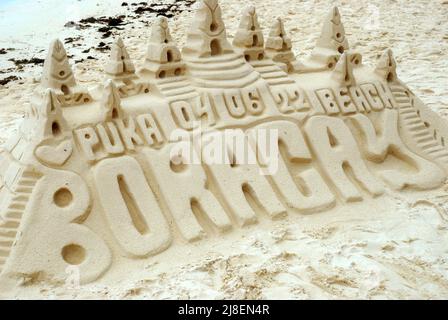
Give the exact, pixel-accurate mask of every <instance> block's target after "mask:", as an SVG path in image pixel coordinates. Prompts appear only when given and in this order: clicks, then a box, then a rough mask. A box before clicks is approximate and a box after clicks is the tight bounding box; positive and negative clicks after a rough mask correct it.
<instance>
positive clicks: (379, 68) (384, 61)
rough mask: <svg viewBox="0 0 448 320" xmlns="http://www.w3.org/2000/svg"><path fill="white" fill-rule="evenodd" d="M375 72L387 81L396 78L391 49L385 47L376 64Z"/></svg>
mask: <svg viewBox="0 0 448 320" xmlns="http://www.w3.org/2000/svg"><path fill="white" fill-rule="evenodd" d="M375 73H376V74H378V75H380V76H381V77H382V78H383V79H385V80H387V81H388V82H393V81H395V80H397V63H396V62H395V59H394V56H393V53H392V50H390V49H387V50H386V51H385V52H384V53H383V55H382V56H381V58H380V60H379V61H378V64H377V65H376V68H375Z"/></svg>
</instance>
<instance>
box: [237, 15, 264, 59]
mask: <svg viewBox="0 0 448 320" xmlns="http://www.w3.org/2000/svg"><path fill="white" fill-rule="evenodd" d="M233 46H234V47H235V48H236V49H237V50H238V51H240V52H241V53H242V54H243V55H244V58H245V59H246V61H253V60H263V59H264V38H263V32H262V30H261V28H260V25H259V23H258V17H257V13H256V11H255V7H253V6H250V7H248V8H246V9H245V10H244V12H243V16H242V18H241V23H240V25H239V27H238V30H237V32H236V34H235V38H234V40H233Z"/></svg>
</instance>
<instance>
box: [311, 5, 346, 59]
mask: <svg viewBox="0 0 448 320" xmlns="http://www.w3.org/2000/svg"><path fill="white" fill-rule="evenodd" d="M316 47H318V48H327V49H330V50H335V51H337V52H339V53H340V54H342V53H344V51H346V50H348V49H349V44H348V40H347V37H346V35H345V29H344V24H343V23H342V20H341V15H340V13H339V9H338V8H337V7H334V8H332V9H331V11H330V12H329V13H328V15H327V17H326V18H325V21H324V25H323V27H322V32H321V34H320V37H319V38H318V39H317V43H316Z"/></svg>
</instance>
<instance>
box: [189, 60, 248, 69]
mask: <svg viewBox="0 0 448 320" xmlns="http://www.w3.org/2000/svg"><path fill="white" fill-rule="evenodd" d="M246 64H247V63H246V62H245V61H244V60H243V59H237V60H232V61H226V62H221V63H218V64H199V63H198V64H196V63H194V64H191V65H188V66H189V67H190V69H191V70H193V71H194V72H196V71H216V70H222V71H225V70H228V69H236V68H240V67H241V66H243V65H246Z"/></svg>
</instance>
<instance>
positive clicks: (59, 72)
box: [41, 40, 76, 94]
mask: <svg viewBox="0 0 448 320" xmlns="http://www.w3.org/2000/svg"><path fill="white" fill-rule="evenodd" d="M41 85H42V87H44V88H50V89H53V90H55V92H56V93H58V92H61V93H63V94H69V93H71V92H72V91H73V89H74V87H76V80H75V77H74V75H73V71H72V68H71V67H70V63H69V61H68V57H67V52H66V51H65V49H64V45H63V44H62V42H61V41H60V40H54V41H53V42H52V43H51V44H50V50H49V51H48V55H47V58H46V59H45V63H44V69H43V73H42V80H41Z"/></svg>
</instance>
